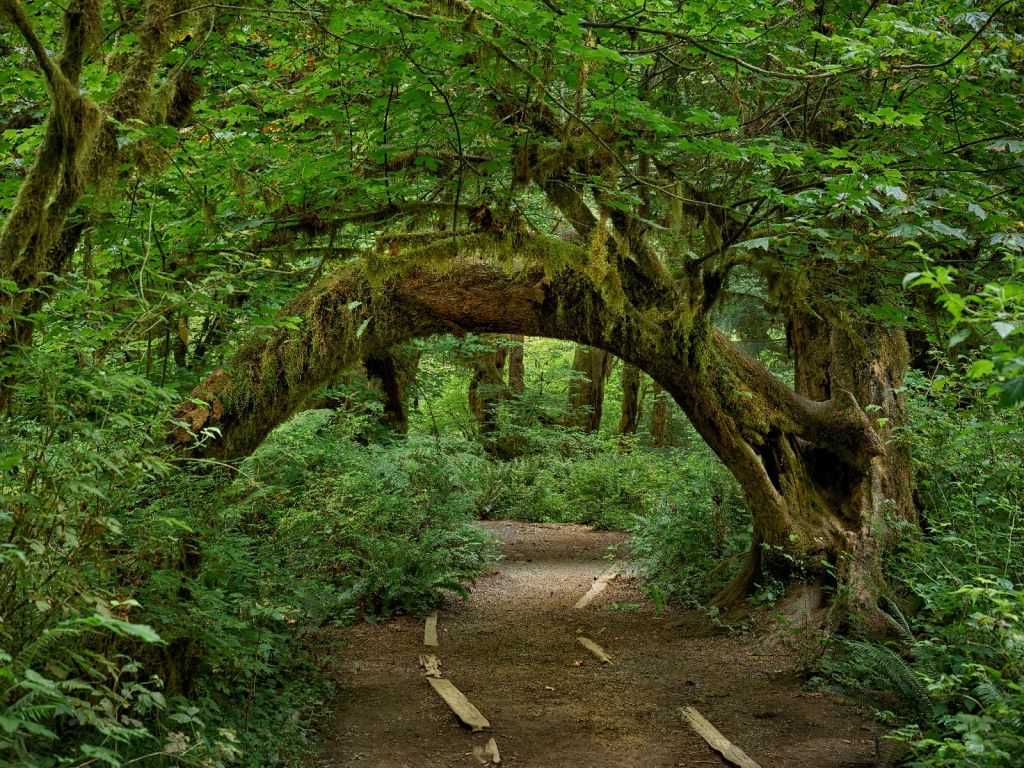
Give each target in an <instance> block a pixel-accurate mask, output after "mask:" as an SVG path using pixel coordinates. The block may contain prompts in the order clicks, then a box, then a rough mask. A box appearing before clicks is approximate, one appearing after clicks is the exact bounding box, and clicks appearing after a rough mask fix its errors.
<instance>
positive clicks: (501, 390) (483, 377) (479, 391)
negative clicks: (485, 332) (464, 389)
mask: <svg viewBox="0 0 1024 768" xmlns="http://www.w3.org/2000/svg"><path fill="white" fill-rule="evenodd" d="M506 358H507V354H506V349H505V348H504V347H497V348H496V349H494V350H491V351H488V352H481V353H479V354H476V355H474V356H473V357H472V358H471V359H470V360H469V366H470V368H471V369H472V370H473V377H472V378H471V379H470V380H469V410H470V412H471V413H472V414H473V416H474V418H475V419H476V423H477V427H478V429H479V430H480V434H481V435H488V434H490V433H492V432H495V431H497V429H498V419H497V407H498V403H500V402H501V401H502V400H504V399H505V398H506V397H508V393H509V388H508V385H507V384H506V383H505V360H506Z"/></svg>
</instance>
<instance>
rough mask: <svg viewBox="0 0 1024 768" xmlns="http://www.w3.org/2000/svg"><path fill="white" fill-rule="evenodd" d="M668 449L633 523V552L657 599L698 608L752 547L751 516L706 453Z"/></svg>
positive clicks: (728, 477)
mask: <svg viewBox="0 0 1024 768" xmlns="http://www.w3.org/2000/svg"><path fill="white" fill-rule="evenodd" d="M667 453H668V455H667V456H666V457H665V458H664V459H663V462H664V464H663V472H664V473H665V474H664V475H663V477H664V478H665V481H664V482H663V484H662V486H661V488H660V489H659V491H658V492H656V493H655V494H652V495H651V496H650V497H649V499H650V501H649V507H648V509H647V510H646V514H644V515H643V516H639V517H637V518H636V519H635V521H634V523H633V526H632V533H633V539H632V550H631V551H632V556H633V557H634V558H635V559H636V560H637V562H638V563H639V565H640V567H641V576H642V578H643V579H644V581H645V584H646V589H647V590H648V592H650V594H651V596H652V597H653V598H654V600H655V602H656V603H658V604H662V603H664V602H665V601H668V600H674V601H678V602H680V603H682V604H683V605H686V606H688V607H698V606H700V605H703V604H704V603H706V602H707V600H708V599H709V598H710V597H712V596H713V595H714V594H715V593H716V592H717V591H718V590H720V589H721V588H722V587H724V586H725V584H726V583H727V582H728V580H729V577H730V576H731V575H732V573H733V572H734V571H735V568H734V567H732V566H735V565H737V564H738V563H739V561H740V558H742V557H743V556H744V555H745V554H746V552H747V550H749V549H750V535H751V527H750V514H749V512H748V511H747V508H746V506H745V505H744V503H743V500H742V496H741V494H740V491H739V487H738V486H737V485H736V481H735V480H734V479H733V478H732V476H731V475H730V474H729V473H728V472H727V471H726V470H725V468H724V467H723V466H722V465H721V463H720V462H718V460H717V459H716V458H715V457H714V456H713V455H712V454H711V453H710V451H708V450H707V449H704V448H702V449H698V450H692V451H687V452H682V451H675V450H672V451H668V452H667Z"/></svg>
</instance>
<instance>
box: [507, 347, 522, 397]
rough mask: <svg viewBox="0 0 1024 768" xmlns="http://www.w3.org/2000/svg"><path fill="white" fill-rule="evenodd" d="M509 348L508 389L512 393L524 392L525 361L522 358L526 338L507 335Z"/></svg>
mask: <svg viewBox="0 0 1024 768" xmlns="http://www.w3.org/2000/svg"><path fill="white" fill-rule="evenodd" d="M508 340H509V342H510V343H511V346H510V347H509V348H508V388H509V389H511V390H512V391H513V392H516V393H522V392H525V391H526V361H525V360H524V358H523V353H524V347H525V345H526V337H525V336H521V335H517V334H509V337H508Z"/></svg>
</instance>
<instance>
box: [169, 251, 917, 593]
mask: <svg viewBox="0 0 1024 768" xmlns="http://www.w3.org/2000/svg"><path fill="white" fill-rule="evenodd" d="M563 245H564V244H563ZM481 247H482V246H481ZM516 247H517V250H516V259H517V260H518V261H517V264H516V268H515V269H509V268H508V267H507V266H505V265H503V264H502V263H499V262H496V261H495V260H493V257H491V256H487V257H486V258H481V257H477V256H474V255H471V254H470V253H469V252H468V250H466V251H463V252H462V254H461V255H460V257H459V259H458V261H457V263H444V264H441V265H439V266H437V267H433V266H430V265H429V263H425V262H424V261H423V260H422V259H417V260H415V261H413V262H412V263H411V264H410V265H409V266H408V267H406V268H405V269H404V270H403V272H402V273H401V277H400V278H399V279H395V280H391V281H389V280H383V281H382V280H380V279H379V278H375V277H373V276H372V273H368V272H367V271H366V269H365V268H364V267H360V266H349V267H345V268H342V269H341V270H339V271H338V272H337V273H336V274H335V276H333V277H331V278H330V279H328V280H325V281H323V282H321V283H320V284H318V285H316V286H314V287H312V288H310V289H309V290H308V291H306V293H305V294H304V295H303V296H302V297H300V298H299V299H298V300H296V301H295V302H294V303H293V304H292V305H290V306H288V307H286V308H285V309H284V310H283V311H284V312H285V313H286V314H288V315H292V316H294V315H298V316H301V317H304V318H305V322H304V323H303V324H302V325H301V327H300V328H299V329H296V330H293V329H288V328H282V329H278V330H276V331H273V332H265V333H264V335H260V336H257V337H254V338H253V339H252V340H251V341H250V342H249V343H248V344H247V345H245V346H244V347H243V348H242V349H241V351H240V352H239V353H238V355H237V356H236V357H235V358H234V360H233V361H232V362H231V363H230V364H229V365H228V366H226V367H224V368H223V369H221V370H219V371H217V372H215V373H214V374H212V375H211V376H210V377H208V378H207V380H206V381H205V382H204V383H203V384H201V385H200V386H199V387H197V388H196V389H195V390H194V391H193V397H194V398H196V399H198V400H200V401H202V402H203V404H200V403H196V402H195V401H189V402H186V403H184V404H183V405H182V406H181V407H180V408H179V410H178V412H177V414H176V415H177V419H178V421H179V426H178V428H177V429H176V430H175V439H176V440H177V441H179V442H180V443H182V444H183V445H184V446H185V447H186V450H191V451H193V452H198V453H204V454H207V455H213V456H219V457H222V458H232V457H237V456H242V455H245V454H247V453H248V452H250V451H252V450H253V449H254V448H255V447H256V445H258V444H259V442H260V441H261V440H262V439H263V437H264V436H265V435H266V434H267V432H268V431H269V430H270V429H271V428H272V427H273V426H274V425H276V424H278V423H280V422H281V421H282V420H283V419H285V418H287V417H288V416H289V415H290V414H291V413H292V412H293V411H294V410H296V408H297V407H298V406H299V404H301V403H302V402H304V401H305V399H307V398H308V397H309V395H310V393H311V392H313V391H315V390H316V389H317V388H318V387H319V386H320V385H321V384H322V383H324V382H325V381H328V380H330V379H331V377H334V376H336V375H338V373H339V372H340V371H342V370H344V369H345V368H347V367H350V366H352V365H354V364H357V363H358V362H359V361H360V360H361V359H363V358H364V357H366V356H367V355H370V354H375V353H379V352H380V351H383V350H386V349H389V348H390V347H392V346H394V345H395V344H397V343H400V342H402V341H405V340H408V339H411V338H415V337H424V336H429V335H432V334H436V333H445V332H454V333H457V334H458V333H469V332H473V333H503V334H509V333H517V334H526V335H530V336H541V337H550V338H558V339H566V340H572V341H576V342H578V343H581V344H587V345H590V346H594V347H598V348H600V349H603V350H605V351H606V352H611V353H613V354H615V355H616V356H618V357H620V358H621V359H623V360H624V361H626V362H629V363H632V364H633V365H636V366H637V367H638V368H640V369H642V370H643V371H645V372H647V373H648V374H649V375H651V377H652V378H653V379H654V380H655V381H657V382H658V383H659V384H660V385H661V386H662V387H663V388H664V390H665V391H666V392H668V393H669V394H670V395H671V396H672V397H673V398H674V399H675V401H676V402H677V403H678V404H679V406H680V407H681V408H682V410H683V411H684V412H685V413H686V415H687V417H688V418H689V419H690V421H691V422H692V423H693V425H694V427H695V429H696V430H697V432H698V433H699V434H700V435H701V436H702V437H703V438H704V440H705V441H706V442H707V443H708V445H709V446H710V447H711V448H712V450H713V451H714V452H715V453H716V454H717V455H718V457H719V458H720V459H721V460H722V461H723V463H724V464H725V465H726V466H727V467H728V468H729V470H730V471H731V472H732V474H733V475H734V476H735V477H736V479H737V481H738V482H739V484H740V486H741V488H742V489H743V493H744V496H745V499H746V502H747V504H748V506H749V508H750V510H751V514H752V516H753V527H754V547H753V548H752V550H751V553H750V556H749V558H748V559H747V561H746V563H745V565H744V567H743V569H742V571H741V572H740V573H739V574H738V576H737V578H736V580H735V581H734V582H733V583H732V585H731V586H730V587H729V588H728V589H727V590H726V591H725V592H724V593H723V594H722V595H721V596H720V598H719V602H722V603H727V602H732V601H735V600H738V599H740V598H741V597H742V596H744V595H745V594H746V593H747V591H748V590H749V589H750V587H751V586H752V585H753V584H754V583H756V582H757V581H758V579H760V578H761V577H762V575H763V574H764V573H765V572H767V571H771V572H774V573H779V574H784V573H785V572H787V571H788V570H789V569H791V567H792V565H793V564H794V563H796V564H800V565H802V566H803V567H806V568H808V569H811V570H819V571H820V570H822V566H821V563H822V562H823V561H825V562H828V563H831V564H832V569H833V570H834V572H835V573H836V574H838V577H839V579H840V582H841V584H842V585H843V586H845V587H847V588H848V591H849V595H850V597H851V599H850V600H849V604H851V605H852V606H853V607H855V608H857V609H863V610H864V611H865V612H866V613H870V606H871V605H872V604H873V597H874V589H875V588H876V587H877V585H876V584H875V583H874V582H872V581H871V578H870V575H871V574H872V573H877V568H876V567H875V566H876V564H877V557H878V555H879V553H880V551H881V549H882V547H883V546H884V545H885V543H886V537H885V536H884V535H882V534H880V532H879V528H878V526H879V523H880V521H881V520H882V519H883V517H884V513H885V511H886V510H887V509H892V510H893V511H895V512H897V513H898V514H902V515H909V514H910V510H909V493H908V491H907V489H908V487H909V474H908V472H907V467H906V463H905V452H904V450H903V449H902V448H899V447H894V446H893V445H891V444H890V445H887V439H888V438H889V436H890V431H891V428H892V424H894V423H898V422H899V421H900V419H902V418H903V417H902V403H901V401H900V399H899V396H898V394H897V393H896V391H895V387H897V385H898V384H899V378H900V374H901V370H902V369H901V359H900V354H901V349H902V348H901V347H900V345H899V339H898V337H897V336H895V335H893V334H889V333H885V332H882V331H878V330H877V329H865V328H858V327H852V326H851V327H849V328H848V329H847V330H844V331H840V330H837V329H836V328H835V327H833V326H830V327H829V329H828V333H827V334H826V333H825V332H824V331H823V330H821V329H813V328H809V327H805V324H804V325H801V324H799V323H798V324H797V325H794V328H793V331H792V334H791V335H792V336H793V339H794V349H796V350H797V356H798V357H799V358H800V360H801V362H800V374H799V378H800V380H801V384H800V385H799V387H798V389H799V390H800V391H794V390H793V389H792V388H790V387H789V386H787V385H786V384H785V383H783V382H782V381H781V380H780V379H778V378H777V377H776V376H774V375H773V374H772V373H771V372H770V371H768V370H767V369H766V368H765V367H764V366H763V365H761V364H760V363H759V362H757V361H756V360H753V359H751V358H749V357H747V356H746V355H744V354H743V353H742V352H741V351H740V350H739V349H737V347H736V346H735V345H734V344H733V343H732V342H730V341H729V339H728V338H727V337H726V336H725V335H724V334H722V333H720V332H718V331H716V330H715V329H714V328H713V326H712V325H711V323H710V321H709V320H708V318H707V317H706V315H704V314H701V313H699V312H696V313H694V312H690V313H680V312H675V313H672V314H669V315H663V316H661V317H659V316H658V315H656V314H654V313H653V312H640V311H639V310H637V309H635V308H634V307H633V306H632V305H631V304H630V303H629V302H628V301H625V300H623V298H622V296H621V293H619V292H617V289H616V286H615V285H614V284H612V285H611V286H609V284H608V282H607V281H606V279H605V276H604V275H602V274H600V273H598V274H595V273H594V271H593V270H591V269H587V268H585V267H580V266H576V264H577V263H580V264H585V263H586V262H585V261H584V259H583V257H582V256H581V257H580V259H581V260H580V262H574V261H573V259H574V258H575V257H574V256H573V254H572V253H562V252H560V251H554V249H555V248H558V247H560V246H558V245H553V244H551V243H550V242H548V241H547V240H544V239H542V238H540V237H538V238H536V240H534V239H527V240H526V241H524V242H522V243H517V246H516ZM556 257H557V258H556ZM869 331H870V332H869ZM801 334H804V335H806V336H807V339H808V341H807V342H804V341H803V336H802V335H801ZM826 343H827V344H828V345H829V348H830V349H832V350H833V354H832V355H831V356H828V357H827V358H826V356H823V355H821V354H820V348H821V345H822V344H826ZM826 360H827V364H826V362H825V361H826ZM812 361H814V362H813V363H812ZM826 370H827V377H828V378H827V383H828V387H827V389H825V388H823V385H822V386H819V388H817V389H815V388H814V387H813V386H812V383H811V382H813V381H819V382H823V381H825V379H824V378H823V376H824V374H823V371H826ZM862 405H863V406H868V405H877V406H878V407H880V408H881V409H882V411H880V412H879V413H878V414H872V417H871V418H869V415H868V413H866V412H865V410H864V408H863V407H862ZM877 415H887V417H888V418H889V419H890V422H888V423H887V424H885V425H879V424H878V420H877ZM210 427H217V428H218V429H219V433H211V432H206V433H204V430H207V429H208V428H210ZM197 433H198V434H199V435H200V436H201V438H202V437H205V440H201V441H200V444H199V445H195V442H194V441H195V438H194V435H196V434H197ZM823 576H827V574H823Z"/></svg>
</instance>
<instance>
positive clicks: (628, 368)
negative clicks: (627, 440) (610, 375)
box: [618, 363, 640, 435]
mask: <svg viewBox="0 0 1024 768" xmlns="http://www.w3.org/2000/svg"><path fill="white" fill-rule="evenodd" d="M639 421H640V369H639V368H637V367H636V366H635V365H630V364H628V363H627V364H625V365H624V366H623V367H622V415H621V416H620V417H619V428H618V432H619V434H620V435H635V434H636V428H637V424H638V423H639Z"/></svg>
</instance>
